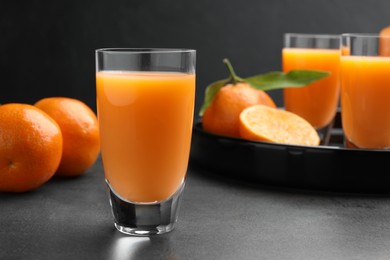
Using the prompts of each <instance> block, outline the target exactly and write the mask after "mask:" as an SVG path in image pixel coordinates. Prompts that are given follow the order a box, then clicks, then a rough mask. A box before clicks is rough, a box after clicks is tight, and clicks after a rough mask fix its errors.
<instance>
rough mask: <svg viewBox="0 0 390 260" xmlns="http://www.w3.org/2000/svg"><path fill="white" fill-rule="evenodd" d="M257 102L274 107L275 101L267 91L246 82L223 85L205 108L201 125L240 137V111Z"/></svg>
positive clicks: (223, 133) (209, 129)
mask: <svg viewBox="0 0 390 260" xmlns="http://www.w3.org/2000/svg"><path fill="white" fill-rule="evenodd" d="M258 104H262V105H266V106H270V107H274V108H276V104H275V102H274V101H273V99H272V98H271V97H270V96H269V95H268V93H267V92H265V91H263V90H258V89H255V88H253V87H252V86H251V85H249V84H248V83H245V82H239V83H236V84H228V85H225V86H223V87H222V88H221V89H220V90H219V91H218V93H217V94H216V95H215V97H214V99H213V100H212V102H211V104H210V106H209V107H208V108H207V109H206V110H205V112H204V114H203V117H202V127H203V129H204V130H205V131H207V132H210V133H214V134H219V135H225V136H231V137H240V134H239V117H240V113H241V112H242V111H243V110H244V109H245V108H247V107H249V106H253V105H258Z"/></svg>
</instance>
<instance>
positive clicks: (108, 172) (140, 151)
mask: <svg viewBox="0 0 390 260" xmlns="http://www.w3.org/2000/svg"><path fill="white" fill-rule="evenodd" d="M96 91H97V112H98V118H99V124H100V133H101V148H102V149H101V150H102V160H103V166H104V172H105V177H106V179H107V181H108V182H109V185H110V186H111V188H112V189H113V190H114V191H115V192H116V193H117V195H119V196H120V197H122V198H123V199H125V200H128V201H132V202H148V203H149V202H157V201H161V200H165V199H167V198H169V197H170V196H171V195H173V194H174V193H175V191H176V190H177V189H178V188H179V186H180V185H181V184H182V182H183V181H184V179H185V174H186V171H187V166H188V159H189V152H190V144H191V133H192V125H193V113H194V99H195V75H193V74H185V73H168V72H120V71H119V72H118V71H116V72H114V71H111V72H110V71H103V72H97V74H96Z"/></svg>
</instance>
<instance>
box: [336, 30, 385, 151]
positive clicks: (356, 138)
mask: <svg viewBox="0 0 390 260" xmlns="http://www.w3.org/2000/svg"><path fill="white" fill-rule="evenodd" d="M389 44H390V37H389V36H379V35H377V34H343V35H342V46H341V50H342V56H341V119H342V125H343V131H344V140H345V145H346V146H347V147H355V148H373V149H390V57H389V55H390V53H389V52H388V49H389Z"/></svg>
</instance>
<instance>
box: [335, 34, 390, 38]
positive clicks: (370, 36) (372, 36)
mask: <svg viewBox="0 0 390 260" xmlns="http://www.w3.org/2000/svg"><path fill="white" fill-rule="evenodd" d="M341 37H342V38H362V39H370V38H371V39H376V38H390V35H380V34H379V33H343V34H341Z"/></svg>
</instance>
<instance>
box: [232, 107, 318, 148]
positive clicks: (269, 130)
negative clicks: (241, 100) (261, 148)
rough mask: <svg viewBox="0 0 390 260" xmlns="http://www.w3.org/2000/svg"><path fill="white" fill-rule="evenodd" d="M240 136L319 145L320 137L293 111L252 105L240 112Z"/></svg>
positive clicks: (275, 141) (295, 143)
mask: <svg viewBox="0 0 390 260" xmlns="http://www.w3.org/2000/svg"><path fill="white" fill-rule="evenodd" d="M239 130H240V137H241V138H243V139H248V140H256V141H267V142H274V143H282V144H293V145H306V146H314V145H319V143H320V137H319V135H318V133H317V131H316V130H315V128H314V127H313V126H312V125H311V124H310V123H309V122H308V121H306V120H305V119H303V118H302V117H300V116H298V115H297V114H295V113H292V112H289V111H286V110H283V109H280V108H272V107H269V106H265V105H254V106H251V107H248V108H246V109H244V110H243V111H242V112H241V114H240V124H239Z"/></svg>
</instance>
